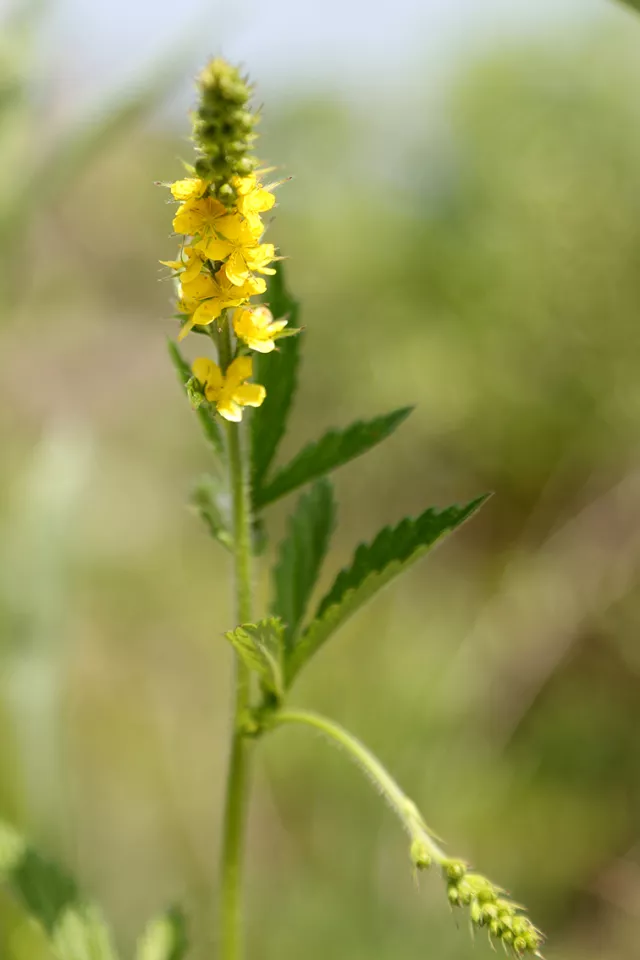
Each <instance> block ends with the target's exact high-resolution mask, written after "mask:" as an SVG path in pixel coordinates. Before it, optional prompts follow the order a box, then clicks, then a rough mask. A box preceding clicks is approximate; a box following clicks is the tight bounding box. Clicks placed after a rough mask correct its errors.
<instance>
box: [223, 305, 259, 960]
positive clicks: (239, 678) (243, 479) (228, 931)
mask: <svg viewBox="0 0 640 960" xmlns="http://www.w3.org/2000/svg"><path fill="white" fill-rule="evenodd" d="M218 350H219V359H220V365H221V367H222V368H223V370H226V368H227V367H228V365H229V363H230V361H231V334H230V331H229V325H228V321H227V320H226V318H223V320H222V327H221V330H220V332H219V335H218ZM225 426H226V434H227V455H228V460H229V485H230V488H231V495H232V500H233V543H234V561H235V597H236V617H237V622H238V623H239V624H240V623H247V622H248V621H250V620H251V616H252V577H251V560H252V545H251V503H250V486H249V460H248V456H247V451H246V448H245V446H244V443H243V433H242V427H243V424H241V423H230V422H228V421H225ZM249 679H250V678H249V671H248V670H247V668H246V667H245V665H244V664H243V663H242V662H241V661H240V660H239V659H238V657H237V656H236V657H235V661H234V707H233V728H232V732H231V750H230V758H229V770H228V774H227V791H226V798H225V808H224V824H223V841H222V862H221V887H220V956H221V958H222V960H240V958H241V957H242V860H243V845H244V833H245V829H244V828H245V820H246V807H247V788H248V773H249V770H248V767H249V743H248V741H247V739H246V738H245V737H244V736H243V733H242V722H243V719H244V716H245V713H246V711H247V708H248V707H249V704H250V684H249Z"/></svg>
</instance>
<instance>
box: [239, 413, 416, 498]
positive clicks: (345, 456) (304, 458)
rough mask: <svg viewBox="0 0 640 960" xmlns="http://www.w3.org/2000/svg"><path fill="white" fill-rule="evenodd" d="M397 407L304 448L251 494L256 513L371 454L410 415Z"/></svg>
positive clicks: (334, 431) (330, 431)
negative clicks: (362, 455) (358, 458)
mask: <svg viewBox="0 0 640 960" xmlns="http://www.w3.org/2000/svg"><path fill="white" fill-rule="evenodd" d="M412 409H413V408H412V407H401V408H400V409H399V410H394V411H392V413H386V414H384V415H383V416H381V417H376V418H375V419H374V420H358V421H357V422H356V423H352V424H351V426H349V427H346V428H345V429H344V430H329V431H328V432H327V433H325V435H324V436H323V437H321V438H320V440H316V441H315V442H314V443H309V444H307V446H306V447H304V449H303V450H301V451H300V453H299V454H297V456H295V457H294V458H293V460H291V461H290V463H288V464H287V465H286V466H285V467H283V468H282V470H279V471H278V473H277V474H276V475H275V477H274V478H273V480H271V481H270V482H269V483H268V484H267V485H266V486H264V487H262V488H261V489H258V490H256V491H255V492H254V503H255V507H256V509H261V508H262V507H265V506H267V504H269V503H273V501H274V500H279V499H280V497H284V496H286V495H287V494H288V493H291V492H292V491H293V490H296V489H297V488H298V487H302V486H304V485H305V484H306V483H310V481H311V480H315V479H316V478H317V477H322V476H324V475H325V474H327V473H329V472H330V471H331V470H335V469H336V468H337V467H341V466H342V465H343V464H345V463H348V462H349V460H353V459H355V457H359V456H360V455H361V454H363V453H366V452H367V450H371V448H372V447H375V446H376V444H378V443H380V442H381V441H382V440H385V439H386V438H387V437H388V436H389V435H390V434H392V433H393V431H394V430H395V429H396V428H397V427H399V426H400V424H401V423H402V422H403V420H406V418H407V417H408V416H409V414H410V413H411V410H412Z"/></svg>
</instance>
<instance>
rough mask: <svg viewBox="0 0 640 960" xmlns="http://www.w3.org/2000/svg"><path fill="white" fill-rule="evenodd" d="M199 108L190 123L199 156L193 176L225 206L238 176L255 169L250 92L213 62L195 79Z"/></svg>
mask: <svg viewBox="0 0 640 960" xmlns="http://www.w3.org/2000/svg"><path fill="white" fill-rule="evenodd" d="M198 87H199V89H200V97H201V100H200V104H199V106H198V109H197V111H196V113H195V116H194V121H193V139H194V140H195V143H196V146H197V148H198V150H199V152H200V154H201V156H200V158H199V160H198V161H197V163H196V173H197V174H198V176H199V177H201V178H202V179H203V180H207V181H208V183H209V192H210V193H211V194H212V195H213V196H215V197H217V199H218V200H220V202H221V203H224V204H225V206H228V207H230V206H232V205H233V203H234V201H235V199H236V192H235V188H234V185H233V182H234V178H235V177H237V176H247V175H248V174H249V173H251V172H252V171H253V169H254V168H255V165H256V163H255V160H254V159H253V157H252V156H251V143H252V141H253V139H254V137H255V135H254V133H253V128H254V127H255V124H256V122H257V117H256V116H255V115H254V114H253V113H252V112H251V111H250V110H249V109H248V103H249V100H250V98H251V94H252V88H251V86H250V85H249V84H248V83H247V82H246V80H245V79H244V78H243V77H241V76H240V73H239V71H238V70H237V69H236V68H235V67H232V66H231V65H230V64H228V63H226V62H225V61H224V60H220V59H217V60H212V61H211V63H209V64H208V65H207V66H206V67H205V69H204V70H203V71H202V73H201V74H200V77H199V78H198Z"/></svg>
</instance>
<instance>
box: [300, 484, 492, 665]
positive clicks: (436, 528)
mask: <svg viewBox="0 0 640 960" xmlns="http://www.w3.org/2000/svg"><path fill="white" fill-rule="evenodd" d="M486 499H487V497H486V496H483V497H478V498H477V499H475V500H472V501H471V502H470V503H467V504H465V505H464V506H461V507H459V506H453V507H448V508H447V509H445V510H441V511H438V510H434V509H433V508H429V509H428V510H425V512H424V513H422V514H420V516H419V517H417V518H416V519H410V518H405V519H404V520H402V522H401V523H399V524H398V526H396V527H385V528H384V529H383V530H381V531H380V533H379V534H378V535H377V537H376V538H375V540H374V541H373V542H372V543H371V544H360V546H359V547H358V549H357V550H356V553H355V556H354V558H353V563H352V564H351V566H349V567H346V568H345V569H344V570H342V571H341V572H340V573H339V574H338V576H337V577H336V579H335V581H334V583H333V586H332V587H331V589H330V590H329V592H328V593H327V594H326V596H325V597H323V599H322V600H321V601H320V604H319V606H318V609H317V611H316V615H315V617H314V619H313V621H312V622H311V624H310V625H309V626H308V627H307V629H306V630H305V632H304V634H303V635H302V637H301V639H300V641H299V643H298V644H297V645H296V646H295V648H294V650H293V653H292V655H291V657H290V658H289V659H288V661H287V680H288V682H291V680H293V678H294V677H295V675H296V674H297V673H298V671H299V670H300V668H301V667H302V666H303V665H304V664H305V663H306V662H307V660H309V658H310V657H312V656H313V654H314V653H315V652H316V650H318V649H319V647H321V646H322V644H323V643H325V641H326V640H328V638H329V637H330V636H331V634H332V633H334V632H335V631H336V630H337V629H338V628H339V627H340V626H342V624H343V623H344V622H345V620H347V619H348V618H349V617H350V616H351V615H352V614H353V613H355V612H356V610H359V609H360V607H362V606H363V604H365V603H366V602H367V600H369V599H370V598H371V597H372V596H374V594H376V593H378V591H379V590H381V589H382V587H384V586H385V585H386V584H387V583H389V581H390V580H393V579H394V578H395V577H397V576H398V574H400V573H402V572H403V571H404V570H406V569H408V567H410V566H411V565H412V564H413V563H415V562H416V560H418V559H419V558H420V557H422V556H423V555H424V554H425V553H426V552H427V551H428V550H430V549H431V547H433V546H434V545H435V544H436V543H437V542H438V541H439V540H441V539H442V538H443V537H444V536H445V535H446V534H448V533H451V532H452V531H453V530H455V529H456V528H457V527H459V526H460V525H461V524H462V523H464V521H465V520H467V519H468V518H469V517H470V516H471V515H472V514H473V513H475V511H476V510H478V508H479V507H480V506H481V505H482V504H483V503H484V501H485V500H486Z"/></svg>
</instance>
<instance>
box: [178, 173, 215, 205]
mask: <svg viewBox="0 0 640 960" xmlns="http://www.w3.org/2000/svg"><path fill="white" fill-rule="evenodd" d="M169 186H170V190H171V193H172V194H173V197H174V199H176V200H183V201H184V200H199V199H200V197H202V196H203V195H204V192H205V190H206V189H207V187H208V186H209V184H208V183H207V181H206V180H200V178H199V177H185V179H184V180H176V181H175V182H174V183H172V184H170V185H169Z"/></svg>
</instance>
